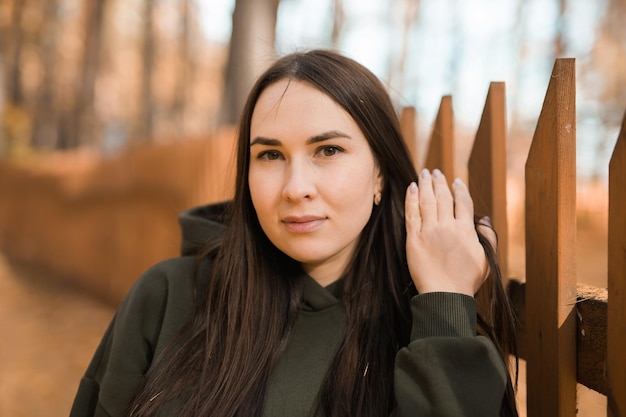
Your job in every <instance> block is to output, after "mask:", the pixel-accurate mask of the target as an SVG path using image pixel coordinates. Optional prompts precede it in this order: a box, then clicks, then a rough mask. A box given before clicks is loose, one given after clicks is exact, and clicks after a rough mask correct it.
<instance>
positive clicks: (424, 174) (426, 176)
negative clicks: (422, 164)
mask: <svg viewBox="0 0 626 417" xmlns="http://www.w3.org/2000/svg"><path fill="white" fill-rule="evenodd" d="M422 178H424V179H425V180H427V179H429V178H430V171H429V170H428V169H426V168H424V169H423V170H422Z"/></svg>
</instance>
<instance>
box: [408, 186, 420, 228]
mask: <svg viewBox="0 0 626 417" xmlns="http://www.w3.org/2000/svg"><path fill="white" fill-rule="evenodd" d="M404 218H405V223H406V233H407V235H412V234H416V233H418V232H419V231H420V229H421V228H422V218H421V215H420V206H419V190H418V187H417V184H416V183H415V182H412V183H411V184H409V186H408V187H407V189H406V197H405V199H404Z"/></svg>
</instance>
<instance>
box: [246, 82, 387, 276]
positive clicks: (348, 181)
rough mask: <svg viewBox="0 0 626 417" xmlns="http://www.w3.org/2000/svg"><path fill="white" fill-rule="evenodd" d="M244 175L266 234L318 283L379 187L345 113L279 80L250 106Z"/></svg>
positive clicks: (343, 258) (334, 268)
mask: <svg viewBox="0 0 626 417" xmlns="http://www.w3.org/2000/svg"><path fill="white" fill-rule="evenodd" d="M248 180H249V183H250V194H251V196H252V203H253V205H254V208H255V210H256V214H257V216H258V219H259V223H260V224H261V227H262V228H263V231H264V232H265V234H266V235H267V237H268V238H269V239H270V241H271V242H272V243H273V244H274V245H275V246H276V247H277V248H278V249H280V250H281V251H282V252H284V253H285V254H287V255H288V256H290V257H291V258H293V259H295V260H296V261H298V262H300V263H301V264H302V266H303V268H304V270H305V271H306V272H307V273H308V274H309V275H311V276H312V277H313V278H314V279H315V280H316V281H317V282H319V283H320V284H321V285H328V284H330V283H332V282H333V281H335V280H337V279H338V278H339V277H340V276H341V274H342V273H343V271H344V269H345V268H346V266H347V264H348V262H349V261H350V259H351V256H352V254H353V251H354V248H355V246H356V242H357V240H358V237H359V235H360V233H361V231H362V230H363V227H365V225H366V223H367V222H368V220H369V218H370V215H371V213H372V206H373V201H374V195H375V194H376V193H377V192H380V191H381V190H382V177H381V175H380V172H379V169H378V165H377V163H376V161H375V160H374V155H373V154H372V151H371V149H370V147H369V144H368V143H367V140H366V139H365V136H363V133H361V130H360V129H359V127H358V126H357V124H356V123H355V121H354V120H353V119H352V117H350V115H348V113H347V112H346V111H345V110H344V109H343V108H341V107H340V106H339V105H338V104H337V103H335V102H334V101H333V100H332V99H331V98H330V97H328V96H327V95H326V94H324V93H322V92H320V91H319V90H317V89H316V88H314V87H312V86H311V85H310V84H308V83H304V82H300V81H291V82H289V81H287V80H283V81H279V82H276V83H274V84H272V85H270V86H269V87H268V88H266V89H265V90H264V91H263V93H262V94H261V96H260V97H259V99H258V101H257V104H256V106H255V108H254V112H253V114H252V123H251V127H250V170H249V177H248Z"/></svg>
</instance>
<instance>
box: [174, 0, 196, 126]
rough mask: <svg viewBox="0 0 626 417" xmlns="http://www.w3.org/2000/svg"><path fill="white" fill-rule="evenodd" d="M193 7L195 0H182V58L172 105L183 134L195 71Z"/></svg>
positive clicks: (180, 50)
mask: <svg viewBox="0 0 626 417" xmlns="http://www.w3.org/2000/svg"><path fill="white" fill-rule="evenodd" d="M192 9H195V2H194V1H192V0H182V1H181V2H180V35H179V38H178V52H179V53H180V59H179V61H178V64H179V68H178V71H177V79H176V88H175V89H174V98H173V100H172V104H171V107H170V113H171V115H172V120H174V122H175V124H176V129H177V131H178V134H183V133H184V130H185V110H186V105H187V91H188V88H189V83H190V82H191V79H192V78H193V73H194V67H193V58H192V53H191V38H192V36H191V33H192V28H191V20H192V19H191V10H192Z"/></svg>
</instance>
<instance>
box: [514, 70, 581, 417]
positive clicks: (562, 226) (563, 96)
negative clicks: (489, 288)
mask: <svg viewBox="0 0 626 417" xmlns="http://www.w3.org/2000/svg"><path fill="white" fill-rule="evenodd" d="M525 174H526V282H527V283H526V302H527V306H526V343H527V345H526V347H525V351H526V355H527V358H528V363H527V371H526V372H527V412H528V416H529V417H539V416H549V417H573V416H575V415H576V321H575V311H574V306H575V301H576V271H575V269H576V258H575V245H574V244H573V243H574V242H575V239H576V76H575V62H574V60H573V59H557V60H556V62H555V64H554V68H553V70H552V77H551V80H550V83H549V85H548V91H547V93H546V97H545V100H544V103H543V108H542V109H541V114H540V116H539V121H538V122H537V128H536V130H535V134H534V136H533V141H532V144H531V147H530V151H529V155H528V160H527V162H526V170H525Z"/></svg>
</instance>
